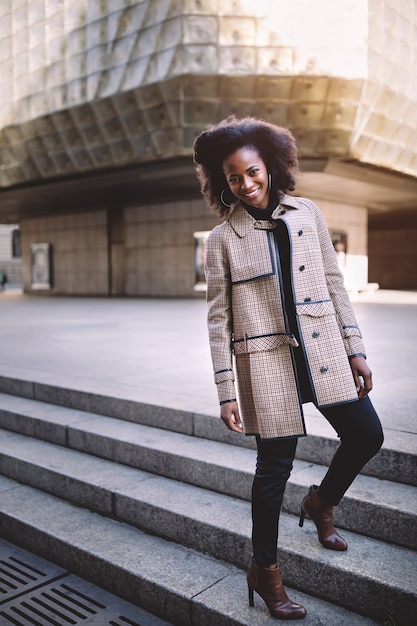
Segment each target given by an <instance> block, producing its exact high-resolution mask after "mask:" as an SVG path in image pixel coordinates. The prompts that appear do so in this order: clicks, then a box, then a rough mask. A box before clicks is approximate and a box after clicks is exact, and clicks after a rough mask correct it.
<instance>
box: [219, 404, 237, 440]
mask: <svg viewBox="0 0 417 626" xmlns="http://www.w3.org/2000/svg"><path fill="white" fill-rule="evenodd" d="M220 417H221V418H222V420H223V422H224V423H225V424H226V426H227V428H228V429H229V430H234V431H235V432H236V433H243V426H242V422H241V421H240V416H239V407H238V405H237V402H226V403H225V404H222V405H221V407H220Z"/></svg>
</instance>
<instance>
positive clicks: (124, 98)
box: [0, 0, 417, 296]
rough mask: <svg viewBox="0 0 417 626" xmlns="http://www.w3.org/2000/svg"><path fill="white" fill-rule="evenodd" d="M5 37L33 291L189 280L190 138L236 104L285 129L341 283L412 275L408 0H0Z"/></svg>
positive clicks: (4, 94) (185, 290)
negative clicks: (331, 245) (334, 252)
mask: <svg viewBox="0 0 417 626" xmlns="http://www.w3.org/2000/svg"><path fill="white" fill-rule="evenodd" d="M0 50H1V53H0V54H1V56H0V81H1V84H0V222H8V223H15V222H19V224H20V228H21V243H22V269H23V282H24V288H25V290H26V291H31V290H37V291H38V292H44V293H66V294H91V295H94V294H97V295H105V294H117V295H171V296H175V295H178V296H190V295H193V294H195V293H198V286H199V283H201V282H202V277H201V267H200V265H201V255H202V254H203V249H202V245H203V242H204V233H205V232H206V231H207V230H209V229H210V228H212V227H213V226H214V224H215V223H217V219H216V218H215V217H214V216H213V215H211V214H210V213H209V212H208V210H207V208H206V207H205V205H204V204H203V201H202V200H201V198H200V195H199V190H198V186H197V182H196V177H195V173H194V170H193V165H192V161H191V153H192V143H193V140H194V137H195V136H196V134H197V133H198V132H200V130H201V129H202V128H203V127H205V126H206V125H208V124H210V123H213V122H216V121H218V120H220V119H221V118H223V117H225V116H227V115H230V114H236V115H238V116H244V115H254V116H258V117H262V118H264V119H267V120H269V121H272V122H275V123H277V124H279V125H283V126H287V127H289V128H290V129H291V131H292V132H293V134H294V135H295V137H296V139H297V144H298V147H299V154H300V165H301V169H302V174H301V175H300V179H299V184H298V186H297V189H296V193H297V194H298V195H307V196H309V197H311V198H312V199H313V200H315V201H316V202H317V203H318V204H319V206H320V207H321V208H322V210H323V212H324V214H325V216H326V219H327V221H328V226H329V229H330V230H331V233H332V237H333V239H334V242H335V245H336V247H337V249H338V251H339V252H340V258H341V263H342V264H343V269H344V271H345V277H346V283H347V286H348V287H349V288H351V289H363V288H365V287H366V285H367V283H368V282H369V280H370V281H372V282H378V283H379V284H380V285H381V286H383V287H391V288H396V287H398V288H408V287H411V288H417V275H416V270H415V268H416V267H417V257H416V254H417V253H416V251H415V249H414V248H415V246H413V245H412V240H413V239H414V238H415V234H416V231H417V220H416V214H417V211H416V209H417V113H416V110H417V80H416V78H417V75H416V74H417V70H416V67H417V65H416V60H417V5H416V3H415V2H414V1H413V0H396V1H395V2H394V1H393V0H341V1H340V2H331V1H327V0H317V1H315V2H312V1H311V0H293V2H291V3H288V2H284V1H283V0H275V1H272V0H257V1H256V2H253V1H252V0H221V1H220V0H147V1H140V0H100V1H99V0H97V1H94V2H92V1H91V0H62V1H61V2H50V1H49V0H30V1H29V0H6V1H5V2H2V3H1V4H0ZM368 221H369V242H368ZM393 230H395V231H396V233H397V235H396V237H394V238H392V231H393ZM390 237H391V239H390ZM393 240H395V242H396V243H395V246H396V247H395V246H394V247H393V245H387V242H388V243H389V242H390V241H391V242H392V241H393ZM42 246H43V247H42ZM394 248H395V249H394ZM42 251H43V252H42ZM400 255H401V258H402V259H404V258H406V262H402V263H396V262H393V259H396V257H397V256H398V257H400ZM40 258H42V259H43V260H42V262H40V261H39V259H40ZM368 258H369V271H368ZM45 268H46V269H45ZM404 268H409V269H406V270H405V269H404ZM43 270H44V274H42V280H39V275H40V273H42V271H43ZM46 270H47V271H46ZM45 272H46V273H45ZM196 285H197V289H196Z"/></svg>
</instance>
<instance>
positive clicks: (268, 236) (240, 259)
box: [229, 231, 277, 285]
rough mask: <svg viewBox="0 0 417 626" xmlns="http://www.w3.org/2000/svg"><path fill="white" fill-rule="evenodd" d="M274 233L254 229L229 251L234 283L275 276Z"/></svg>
mask: <svg viewBox="0 0 417 626" xmlns="http://www.w3.org/2000/svg"><path fill="white" fill-rule="evenodd" d="M272 241H273V234H272V233H270V232H267V231H262V232H259V231H252V232H251V233H249V235H248V236H247V237H246V238H245V239H243V240H241V241H239V246H234V247H232V248H231V249H230V251H229V265H230V277H231V281H232V285H239V284H241V283H248V282H250V281H252V280H258V279H259V278H265V277H266V276H273V275H274V274H276V273H277V268H276V263H275V260H274V255H273V250H272Z"/></svg>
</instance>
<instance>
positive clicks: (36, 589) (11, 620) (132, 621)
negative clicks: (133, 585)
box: [0, 540, 170, 626]
mask: <svg viewBox="0 0 417 626" xmlns="http://www.w3.org/2000/svg"><path fill="white" fill-rule="evenodd" d="M81 623H82V624H94V625H96V626H107V625H108V626H170V624H168V622H165V621H163V620H161V619H159V618H158V617H155V616H154V615H151V614H150V613H147V612H146V611H144V610H143V609H141V608H140V607H136V606H135V605H133V604H130V603H129V602H125V601H124V600H121V599H120V598H118V597H116V596H113V595H112V594H111V593H108V592H107V591H104V590H103V589H100V588H99V587H96V586H95V585H93V584H92V583H89V582H87V581H86V580H83V579H81V578H78V576H74V575H73V574H70V573H69V572H67V571H66V570H63V569H62V568H60V567H58V566H57V565H54V564H53V563H49V562H48V561H45V560H44V559H41V558H40V557H37V556H35V555H32V554H30V553H29V552H26V551H25V550H22V549H21V548H18V547H16V546H13V545H12V544H10V543H9V542H7V541H4V540H0V626H76V625H77V624H81Z"/></svg>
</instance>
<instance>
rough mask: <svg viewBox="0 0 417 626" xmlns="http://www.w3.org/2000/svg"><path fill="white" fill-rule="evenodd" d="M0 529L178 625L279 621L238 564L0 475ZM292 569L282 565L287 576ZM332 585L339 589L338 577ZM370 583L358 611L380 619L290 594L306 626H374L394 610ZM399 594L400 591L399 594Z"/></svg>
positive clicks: (406, 612) (402, 612)
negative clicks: (251, 595)
mask: <svg viewBox="0 0 417 626" xmlns="http://www.w3.org/2000/svg"><path fill="white" fill-rule="evenodd" d="M0 532H1V535H2V536H3V537H4V538H5V539H7V540H9V541H11V542H13V543H15V544H17V545H19V546H21V547H23V548H26V549H28V550H31V551H32V552H38V553H41V554H42V556H43V557H44V558H46V559H49V560H51V561H53V562H54V563H57V564H58V565H59V566H61V567H64V568H66V569H68V570H69V571H72V572H74V573H75V574H76V575H78V576H81V577H82V578H85V579H87V580H91V581H93V582H94V583H95V584H97V585H99V586H100V587H102V588H104V589H107V590H109V591H111V593H112V594H115V595H117V596H119V597H121V598H124V599H125V600H127V601H129V602H133V603H135V604H137V605H139V606H141V607H142V608H144V609H145V610H147V611H150V612H151V613H153V614H155V615H157V616H159V617H160V618H162V619H165V620H167V621H169V622H170V623H172V624H175V625H178V626H197V625H198V626H209V625H211V624H216V625H219V626H234V625H246V626H273V625H274V624H276V623H277V621H276V620H273V619H272V618H271V617H270V615H269V613H268V611H267V609H266V607H265V605H264V604H263V602H262V601H261V600H260V599H259V597H256V604H255V607H254V608H250V607H248V605H247V604H246V598H247V588H246V583H245V576H244V572H243V571H242V570H241V569H239V568H237V567H236V566H234V565H232V564H230V563H225V562H224V561H221V560H218V559H214V558H213V557H211V556H208V555H205V554H202V553H200V552H197V551H196V550H193V549H192V548H188V547H185V546H182V545H178V544H175V543H173V542H172V541H166V540H165V539H162V538H160V537H155V536H153V535H150V534H147V533H144V532H142V531H140V530H138V529H136V528H133V527H132V526H129V525H127V524H125V523H122V522H119V521H116V520H113V519H109V518H108V517H105V516H102V515H99V514H97V513H94V512H91V511H88V510H87V509H84V508H81V507H79V506H73V505H71V504H70V503H69V502H65V501H64V500H62V499H60V498H57V497H56V496H52V495H50V494H46V493H44V492H41V491H39V490H37V489H34V488H33V487H28V486H23V485H20V484H18V483H16V482H15V481H12V480H10V479H8V478H4V477H0ZM329 556H330V555H329ZM344 556H346V554H345V555H344ZM333 557H334V555H333ZM333 557H332V559H333ZM356 558H358V555H356ZM332 559H330V562H329V561H328V560H327V559H324V561H323V563H322V564H320V569H322V570H323V571H322V573H321V578H322V581H323V583H324V581H325V580H326V579H330V578H331V574H332V566H331V561H332ZM289 564H290V563H289V561H288V562H286V563H285V565H284V568H283V569H284V576H285V570H286V568H287V566H288V565H289ZM396 569H398V567H397V568H396ZM395 574H396V570H395V572H394V575H395ZM299 576H300V577H302V578H303V580H304V579H311V578H314V575H313V572H312V571H311V569H310V570H309V569H308V568H307V570H306V571H302V568H301V567H300V571H299ZM333 584H334V585H335V587H336V590H337V585H336V582H335V580H334V581H333ZM368 586H369V590H370V593H367V594H366V597H365V596H364V594H362V593H361V588H360V587H358V588H357V591H358V602H357V608H358V609H359V610H363V609H365V612H366V613H368V614H369V613H370V612H372V613H374V614H375V613H378V616H377V617H376V619H372V618H368V617H362V616H361V615H358V614H357V613H353V612H350V611H348V610H346V609H344V608H341V607H338V606H335V605H334V604H330V603H327V602H325V601H324V600H321V599H318V598H315V597H312V596H308V595H306V594H305V593H301V592H300V591H297V590H293V589H291V588H288V587H287V590H288V593H289V595H290V597H291V598H293V599H294V600H295V601H297V602H300V603H301V604H303V605H305V606H306V607H307V610H308V616H307V618H306V620H305V622H304V623H306V624H311V625H325V624H326V625H329V624H337V625H338V626H368V625H369V626H370V625H371V624H376V623H380V621H381V620H383V619H385V618H386V616H387V614H388V613H387V612H388V611H391V612H393V611H397V607H396V604H394V605H391V603H392V602H393V599H392V598H391V597H390V595H389V594H388V595H387V596H385V595H384V594H383V595H381V593H380V589H379V584H378V581H373V580H372V575H371V576H369V585H368ZM401 594H404V591H403V590H402V591H398V593H397V595H398V596H399V595H401ZM362 604H364V606H362ZM398 611H399V612H397V613H396V614H395V615H396V619H397V621H396V624H397V626H403V625H404V626H405V625H406V624H410V623H412V621H410V620H412V619H413V618H414V617H415V606H414V604H413V602H411V601H409V598H408V597H407V598H405V597H403V601H402V602H401V603H400V605H399V607H398Z"/></svg>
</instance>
